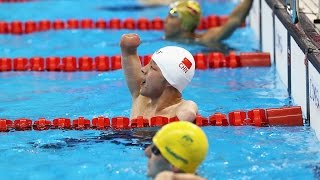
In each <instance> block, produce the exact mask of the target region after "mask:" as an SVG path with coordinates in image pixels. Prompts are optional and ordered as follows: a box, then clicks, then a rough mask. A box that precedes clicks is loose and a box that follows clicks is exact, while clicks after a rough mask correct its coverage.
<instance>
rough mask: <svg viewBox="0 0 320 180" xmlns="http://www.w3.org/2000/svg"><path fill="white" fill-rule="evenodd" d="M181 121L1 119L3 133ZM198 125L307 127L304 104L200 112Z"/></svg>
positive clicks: (146, 125)
mask: <svg viewBox="0 0 320 180" xmlns="http://www.w3.org/2000/svg"><path fill="white" fill-rule="evenodd" d="M173 121H179V119H178V118H177V117H172V118H167V117H163V116H155V117H152V118H150V119H146V118H144V117H142V116H139V117H138V118H136V119H129V118H128V117H121V116H119V117H113V118H111V119H110V118H108V117H103V116H99V117H95V118H93V119H92V120H89V119H87V118H85V117H79V118H77V119H74V120H71V119H70V118H55V119H53V120H52V121H51V120H48V119H46V118H39V119H38V120H35V121H32V120H31V119H28V118H20V119H16V120H14V121H12V120H9V119H5V118H0V132H9V131H27V130H50V129H66V130H87V129H96V130H107V129H114V130H123V129H133V128H143V127H157V126H163V125H165V124H167V123H170V122H173ZM194 123H195V124H197V125H198V126H247V125H249V126H256V127H266V126H303V118H302V110H301V106H290V107H281V108H268V109H252V110H249V111H247V112H246V111H232V112H229V113H228V115H226V114H222V113H219V112H217V113H214V114H213V115H211V116H209V117H203V116H201V115H197V117H196V119H195V122H194Z"/></svg>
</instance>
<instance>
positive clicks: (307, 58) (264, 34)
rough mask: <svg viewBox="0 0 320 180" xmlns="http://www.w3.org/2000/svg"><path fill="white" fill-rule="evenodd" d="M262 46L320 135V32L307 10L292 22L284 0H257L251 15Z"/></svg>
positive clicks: (307, 120) (308, 120) (253, 26)
mask: <svg viewBox="0 0 320 180" xmlns="http://www.w3.org/2000/svg"><path fill="white" fill-rule="evenodd" d="M248 19H249V22H250V25H251V27H252V28H253V30H254V32H255V34H256V37H257V38H258V39H259V41H260V49H261V50H262V51H263V52H270V55H271V61H272V63H273V64H274V65H275V66H276V69H277V72H278V74H279V76H280V78H281V80H282V81H283V83H284V84H285V86H286V87H287V90H288V93H289V95H290V96H291V97H292V100H293V103H294V104H295V105H299V106H301V107H302V111H303V117H304V119H305V124H306V125H310V126H311V127H312V128H313V129H314V130H315V132H316V134H317V137H318V139H319V137H320V35H319V33H318V32H316V30H315V28H314V25H313V24H312V22H311V21H310V20H309V19H308V18H307V16H306V15H305V14H304V13H301V12H300V13H299V22H298V23H297V24H294V23H292V21H291V16H290V15H289V14H288V12H287V9H286V6H285V4H284V2H283V1H279V0H257V1H254V4H253V8H252V10H251V13H250V17H249V18H248Z"/></svg>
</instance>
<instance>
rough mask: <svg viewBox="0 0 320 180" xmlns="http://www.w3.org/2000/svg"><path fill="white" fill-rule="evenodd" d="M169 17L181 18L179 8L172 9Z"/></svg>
mask: <svg viewBox="0 0 320 180" xmlns="http://www.w3.org/2000/svg"><path fill="white" fill-rule="evenodd" d="M169 15H170V16H172V17H179V13H178V10H177V8H171V9H170V10H169Z"/></svg>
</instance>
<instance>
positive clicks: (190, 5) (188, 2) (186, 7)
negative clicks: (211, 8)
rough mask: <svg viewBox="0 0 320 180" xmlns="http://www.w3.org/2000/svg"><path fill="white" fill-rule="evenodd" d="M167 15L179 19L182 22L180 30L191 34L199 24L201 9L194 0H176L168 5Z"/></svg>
mask: <svg viewBox="0 0 320 180" xmlns="http://www.w3.org/2000/svg"><path fill="white" fill-rule="evenodd" d="M169 14H170V15H171V16H177V17H179V18H180V19H181V21H182V28H184V29H185V30H186V31H190V32H193V31H194V30H195V29H196V28H197V26H198V24H199V21H200V17H201V8H200V5H199V3H198V2H197V1H195V0H178V1H176V2H174V3H172V4H171V5H170V11H169Z"/></svg>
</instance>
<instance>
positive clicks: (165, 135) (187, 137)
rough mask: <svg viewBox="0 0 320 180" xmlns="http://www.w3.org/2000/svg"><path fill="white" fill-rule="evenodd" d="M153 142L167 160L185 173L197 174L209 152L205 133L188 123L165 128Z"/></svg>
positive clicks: (178, 122) (177, 123) (157, 134)
mask: <svg viewBox="0 0 320 180" xmlns="http://www.w3.org/2000/svg"><path fill="white" fill-rule="evenodd" d="M152 141H153V143H154V144H155V145H156V146H157V147H158V149H159V150H160V152H161V154H162V156H163V157H164V158H165V159H167V160H168V161H169V162H170V163H171V164H172V165H173V166H174V167H176V168H179V169H180V170H182V171H184V172H185V173H195V171H196V170H197V167H198V166H199V165H200V164H201V162H202V161H203V160H204V159H205V157H206V154H207V151H208V140H207V137H206V135H205V133H204V132H203V131H202V129H201V128H200V127H198V126H197V125H195V124H193V123H191V122H187V121H177V122H172V123H169V124H167V125H165V126H163V127H162V128H161V129H160V130H159V131H158V132H157V133H156V135H155V136H154V137H153V139H152Z"/></svg>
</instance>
